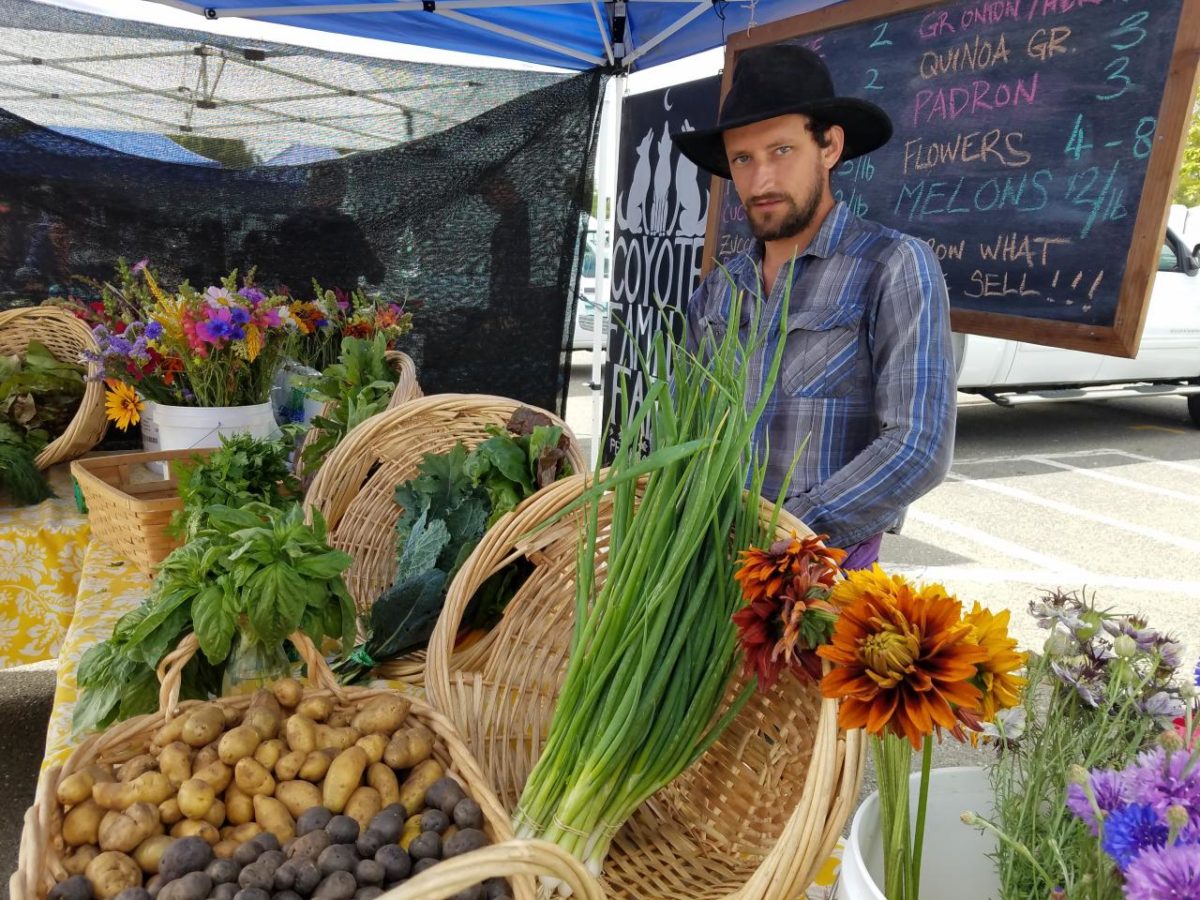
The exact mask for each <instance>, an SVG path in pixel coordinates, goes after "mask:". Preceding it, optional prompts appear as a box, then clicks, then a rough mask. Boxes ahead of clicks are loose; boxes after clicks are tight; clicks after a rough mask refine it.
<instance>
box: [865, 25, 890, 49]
mask: <svg viewBox="0 0 1200 900" xmlns="http://www.w3.org/2000/svg"><path fill="white" fill-rule="evenodd" d="M887 29H888V23H887V22H880V23H879V24H878V25H876V26H875V39H874V40H873V41H871V43H869V44H868V45H867V49H869V50H871V49H874V48H875V47H890V46H892V42H891V41H890V40H889V39H887V38H885V37H884V35H885V34H887Z"/></svg>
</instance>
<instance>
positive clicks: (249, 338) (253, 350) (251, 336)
mask: <svg viewBox="0 0 1200 900" xmlns="http://www.w3.org/2000/svg"><path fill="white" fill-rule="evenodd" d="M245 330H246V359H248V360H250V362H254V360H255V358H256V357H257V356H258V354H259V353H260V352H261V351H262V345H263V341H262V332H261V331H260V330H259V327H258V326H257V325H255V324H254V323H253V322H251V323H248V324H247V325H246V326H245Z"/></svg>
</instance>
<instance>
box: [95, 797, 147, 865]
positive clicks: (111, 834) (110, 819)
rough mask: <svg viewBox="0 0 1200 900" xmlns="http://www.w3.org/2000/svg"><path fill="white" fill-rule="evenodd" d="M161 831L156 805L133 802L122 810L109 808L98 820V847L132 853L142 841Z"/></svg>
mask: <svg viewBox="0 0 1200 900" xmlns="http://www.w3.org/2000/svg"><path fill="white" fill-rule="evenodd" d="M161 831H162V824H161V823H160V822H159V820H158V807H157V806H153V805H151V804H149V803H135V804H133V805H132V806H130V807H129V808H128V809H127V810H125V811H124V812H118V811H117V810H115V809H113V810H109V811H108V812H107V813H105V814H104V818H103V819H101V820H100V833H99V838H100V849H101V850H118V851H120V852H121V853H132V852H133V851H134V850H136V849H137V847H138V845H139V844H141V843H142V841H144V840H146V838H148V837H153V836H154V835H156V834H159V833H160V832H161Z"/></svg>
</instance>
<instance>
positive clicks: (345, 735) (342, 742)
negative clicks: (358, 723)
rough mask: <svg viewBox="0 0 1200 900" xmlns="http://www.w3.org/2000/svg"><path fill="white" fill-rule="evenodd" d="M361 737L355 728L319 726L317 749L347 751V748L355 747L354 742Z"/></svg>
mask: <svg viewBox="0 0 1200 900" xmlns="http://www.w3.org/2000/svg"><path fill="white" fill-rule="evenodd" d="M360 737H362V735H361V734H360V733H359V732H358V730H357V729H355V728H350V727H343V728H334V727H333V726H331V725H318V726H317V749H319V750H329V749H332V750H338V751H341V750H345V749H346V748H347V747H352V746H354V742H355V741H357V740H358V739H359V738H360Z"/></svg>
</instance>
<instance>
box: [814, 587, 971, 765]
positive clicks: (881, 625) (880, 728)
mask: <svg viewBox="0 0 1200 900" xmlns="http://www.w3.org/2000/svg"><path fill="white" fill-rule="evenodd" d="M834 593H835V594H837V595H838V599H839V601H840V602H841V603H842V604H844V605H843V608H842V609H841V615H840V616H839V617H838V619H837V623H836V624H835V625H834V629H833V640H832V643H831V644H829V645H828V646H824V647H818V648H817V655H818V656H820V657H821V658H822V659H825V660H828V661H829V662H830V663H832V664H833V666H834V668H833V669H832V671H830V672H829V673H828V674H826V675H825V677H824V678H822V679H821V693H822V695H823V696H825V697H829V698H833V699H836V700H840V701H841V703H840V705H839V710H838V724H839V725H840V726H841V727H842V728H847V729H849V728H865V729H866V730H867V731H868V732H869V733H871V734H875V735H881V734H883V733H884V732H885V731H890V732H891V733H892V734H895V735H897V736H900V737H904V738H907V739H908V741H909V743H911V744H912V746H913V747H914V748H915V749H917V750H919V749H920V748H921V742H922V740H923V739H924V738H925V736H926V735H929V734H931V733H933V731H934V729H940V728H945V729H947V730H954V729H955V728H956V727H957V722H958V719H957V717H956V710H960V709H961V710H965V711H969V712H970V711H974V712H978V710H979V703H980V695H981V692H980V690H979V688H978V687H976V686H975V684H974V683H973V679H974V678H975V677H976V674H977V670H978V665H979V664H980V663H982V662H984V661H985V660H986V659H987V658H988V651H987V650H985V649H983V648H982V647H980V646H979V645H978V644H975V643H972V642H971V640H970V635H971V626H970V625H969V624H967V623H966V622H964V621H963V620H962V604H961V603H959V602H958V601H957V600H956V599H954V598H953V597H951V596H950V595H948V594H947V593H946V592H945V589H944V588H942V587H941V585H931V586H928V587H924V588H921V589H919V590H916V589H914V588H913V587H912V586H911V585H910V584H908V582H906V581H905V580H904V579H902V578H888V577H887V576H885V575H883V573H882V570H880V569H879V567H878V566H875V567H873V568H872V569H870V570H866V571H865V572H864V573H860V572H851V573H849V574H848V575H847V578H846V581H845V582H843V583H842V584H841V585H839V586H838V587H837V588H835V589H834ZM851 598H853V599H851Z"/></svg>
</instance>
